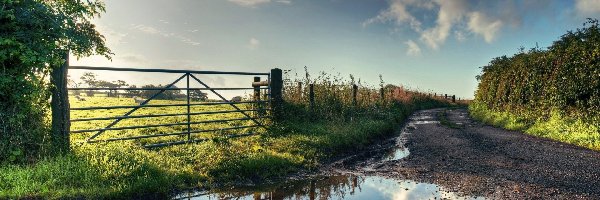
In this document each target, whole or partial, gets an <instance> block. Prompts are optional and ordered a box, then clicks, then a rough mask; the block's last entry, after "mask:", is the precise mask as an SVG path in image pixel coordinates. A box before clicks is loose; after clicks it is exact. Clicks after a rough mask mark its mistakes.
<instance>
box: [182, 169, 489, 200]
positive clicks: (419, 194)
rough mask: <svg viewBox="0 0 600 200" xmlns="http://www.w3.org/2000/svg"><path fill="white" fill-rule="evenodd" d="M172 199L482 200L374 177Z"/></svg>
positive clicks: (315, 180)
mask: <svg viewBox="0 0 600 200" xmlns="http://www.w3.org/2000/svg"><path fill="white" fill-rule="evenodd" d="M174 199H196V200H205V199H206V200H208V199H211V200H212V199H248V200H254V199H294V200H295V199H311V200H312V199H371V200H379V199H394V200H402V199H484V198H483V197H470V196H459V195H458V194H456V193H453V192H448V191H446V190H445V189H444V188H443V187H440V186H438V185H435V184H429V183H419V182H414V181H410V180H404V181H396V180H392V179H387V178H382V177H376V176H366V177H362V176H354V175H337V176H328V177H318V178H313V179H310V180H301V181H294V182H289V183H286V184H283V185H273V186H266V187H254V188H239V189H230V190H221V191H213V192H208V193H185V194H180V195H178V196H176V197H175V198H174Z"/></svg>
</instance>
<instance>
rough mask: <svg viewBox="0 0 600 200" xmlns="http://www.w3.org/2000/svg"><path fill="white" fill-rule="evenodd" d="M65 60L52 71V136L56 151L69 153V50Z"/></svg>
mask: <svg viewBox="0 0 600 200" xmlns="http://www.w3.org/2000/svg"><path fill="white" fill-rule="evenodd" d="M63 59H64V60H65V62H64V63H63V64H62V65H60V66H53V67H52V72H51V73H50V82H51V84H52V90H51V91H52V101H51V102H50V106H51V109H52V129H51V132H52V133H51V134H52V136H51V138H50V140H51V141H52V145H53V148H54V149H55V150H56V151H57V152H56V153H60V154H63V153H67V152H68V151H69V150H70V149H71V146H70V143H71V142H70V138H69V131H70V127H71V123H70V120H69V117H70V116H69V93H68V91H67V72H68V67H69V52H68V51H66V52H65V53H64V54H63Z"/></svg>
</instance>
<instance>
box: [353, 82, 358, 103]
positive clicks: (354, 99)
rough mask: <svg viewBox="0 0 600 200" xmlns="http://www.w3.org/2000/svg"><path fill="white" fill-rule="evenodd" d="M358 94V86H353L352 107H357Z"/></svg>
mask: <svg viewBox="0 0 600 200" xmlns="http://www.w3.org/2000/svg"><path fill="white" fill-rule="evenodd" d="M357 93H358V86H357V85H356V84H353V85H352V105H354V107H356V106H357V105H358V102H357V101H356V94H357Z"/></svg>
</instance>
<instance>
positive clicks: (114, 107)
mask: <svg viewBox="0 0 600 200" xmlns="http://www.w3.org/2000/svg"><path fill="white" fill-rule="evenodd" d="M261 102H267V101H261ZM245 103H256V101H239V102H206V103H191V104H190V105H191V106H212V105H222V104H245ZM176 106H187V104H152V105H135V106H97V107H81V108H71V110H101V109H123V108H137V107H140V108H148V107H176Z"/></svg>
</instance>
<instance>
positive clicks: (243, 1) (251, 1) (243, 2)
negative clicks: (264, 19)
mask: <svg viewBox="0 0 600 200" xmlns="http://www.w3.org/2000/svg"><path fill="white" fill-rule="evenodd" d="M229 1H230V2H233V3H235V4H237V5H240V6H245V7H255V6H257V5H260V4H264V3H269V2H271V0H229Z"/></svg>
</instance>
